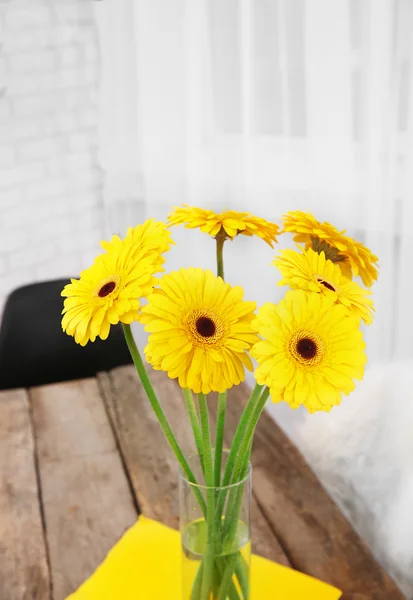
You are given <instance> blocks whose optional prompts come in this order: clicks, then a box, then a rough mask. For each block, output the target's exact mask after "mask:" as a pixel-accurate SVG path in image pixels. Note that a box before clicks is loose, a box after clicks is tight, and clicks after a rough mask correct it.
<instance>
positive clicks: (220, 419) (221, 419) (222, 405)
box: [214, 392, 227, 488]
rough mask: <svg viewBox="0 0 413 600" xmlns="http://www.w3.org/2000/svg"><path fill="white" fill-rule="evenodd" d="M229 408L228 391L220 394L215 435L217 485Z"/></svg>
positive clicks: (219, 480) (219, 481) (216, 483)
mask: <svg viewBox="0 0 413 600" xmlns="http://www.w3.org/2000/svg"><path fill="white" fill-rule="evenodd" d="M226 408H227V392H223V393H222V394H219V395H218V414H217V432H216V436H215V457H214V459H215V462H214V480H215V487H216V488H218V487H219V486H220V483H221V468H222V451H223V448H224V430H225V413H226Z"/></svg>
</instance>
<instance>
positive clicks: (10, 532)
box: [0, 367, 403, 600]
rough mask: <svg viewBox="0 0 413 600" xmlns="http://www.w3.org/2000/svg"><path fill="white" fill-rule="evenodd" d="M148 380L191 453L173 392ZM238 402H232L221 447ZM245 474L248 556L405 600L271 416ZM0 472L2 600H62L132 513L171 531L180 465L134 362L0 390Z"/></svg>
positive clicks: (160, 380)
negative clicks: (92, 375)
mask: <svg viewBox="0 0 413 600" xmlns="http://www.w3.org/2000/svg"><path fill="white" fill-rule="evenodd" d="M151 378H152V381H153V383H154V386H155V388H156V389H157V390H158V392H159V395H160V397H161V398H162V400H163V403H164V406H165V409H166V411H167V413H168V415H169V418H170V421H171V424H172V426H173V427H174V429H175V431H176V432H177V435H178V437H179V439H180V440H181V442H182V445H183V447H184V448H185V450H187V451H189V450H191V449H192V439H191V434H190V429H189V426H188V425H187V420H186V416H185V414H184V405H183V402H182V399H181V396H180V391H179V389H178V387H177V386H176V384H175V383H174V382H173V381H170V380H169V379H167V378H166V376H165V375H164V374H163V373H160V372H152V373H151ZM246 395H247V390H246V388H245V387H242V386H241V387H239V388H237V389H234V390H233V391H232V392H231V393H230V395H229V400H228V417H227V419H228V421H227V425H228V428H227V429H228V440H227V443H228V444H229V443H230V440H231V434H233V431H234V427H235V425H236V423H237V421H238V418H239V414H240V412H241V410H242V408H243V406H244V405H245V401H246ZM211 405H212V407H213V413H214V414H215V408H216V407H215V400H212V401H211ZM253 469H254V470H253V481H254V493H253V504H252V514H253V541H254V546H255V547H254V550H255V552H256V553H258V554H261V555H263V556H266V557H268V558H270V559H273V560H276V561H278V562H280V563H282V564H284V565H292V566H293V567H294V568H296V569H298V570H300V571H303V572H305V573H309V574H311V575H314V576H315V577H318V578H320V579H322V580H324V581H328V582H330V583H332V584H335V585H337V586H338V587H340V588H341V589H342V590H344V592H345V594H344V596H343V600H344V599H345V600H370V599H371V600H400V599H402V598H403V596H402V594H401V593H400V592H399V591H398V588H396V586H395V585H394V584H393V583H392V581H391V580H390V579H389V577H388V576H387V575H386V574H385V573H384V571H383V570H382V569H381V568H380V567H379V566H378V564H377V563H376V562H375V561H374V559H373V558H372V556H371V554H370V553H369V551H368V550H367V549H366V547H365V546H364V544H363V543H362V542H361V541H360V539H359V537H358V536H357V534H356V533H355V532H354V531H353V530H352V528H351V527H350V525H349V524H348V523H347V521H346V520H345V519H344V517H343V516H342V515H341V513H340V512H339V510H338V509H337V508H336V506H335V505H334V504H333V502H332V501H331V500H330V499H329V497H328V496H327V494H326V493H325V491H324V490H323V489H322V487H321V485H320V484H319V482H318V480H317V478H316V477H315V475H314V474H313V473H312V472H311V470H310V469H309V468H308V466H307V465H306V463H305V462H304V460H303V458H302V457H301V455H300V454H299V453H298V451H297V449H296V448H295V447H294V446H293V445H292V444H291V442H289V440H288V439H287V438H286V437H285V435H284V434H283V433H282V431H281V430H280V429H279V428H278V427H277V426H276V425H275V423H274V422H273V421H272V420H271V418H270V417H269V416H268V415H264V417H263V418H262V420H261V422H260V424H259V426H258V429H257V434H256V438H255V444H254V450H253ZM0 477H1V479H0V600H46V599H48V600H52V599H54V600H64V598H66V596H67V595H68V594H69V593H71V592H73V591H74V590H75V589H76V588H77V587H78V586H79V584H80V583H82V581H83V580H84V579H85V578H87V577H88V576H89V575H91V573H93V571H94V569H95V568H96V567H97V566H98V564H99V563H100V562H101V561H102V560H103V559H104V557H105V555H106V554H107V552H108V550H109V549H110V548H111V547H112V546H113V545H114V544H115V543H116V541H117V540H118V539H119V538H120V536H121V535H122V533H123V532H124V531H125V530H126V529H127V528H128V527H129V526H130V525H132V523H133V522H134V521H135V520H136V517H137V514H138V513H139V512H143V513H144V514H145V515H147V516H149V517H152V518H154V519H157V520H159V521H162V522H164V523H167V524H168V525H170V526H172V527H177V525H178V508H177V466H176V462H175V459H174V457H173V455H172V453H171V452H170V450H169V448H168V446H167V444H166V442H165V440H164V438H163V436H162V433H161V430H160V428H159V426H158V423H157V421H156V419H155V417H154V415H153V414H152V411H151V408H150V406H149V403H148V401H147V399H146V397H145V395H144V392H143V390H142V388H141V386H140V384H139V382H138V380H137V377H136V375H135V372H134V370H133V368H132V367H121V368H118V369H115V370H114V371H112V372H110V373H102V374H101V375H99V376H98V377H97V378H96V379H86V380H82V381H75V382H68V383H62V384H54V385H49V386H44V387H40V388H32V389H30V390H13V391H6V392H0ZM114 600H122V599H121V598H119V599H114ZM142 600H144V599H142ZM165 600H166V599H165ZM274 600H276V589H274ZM297 600H304V599H297Z"/></svg>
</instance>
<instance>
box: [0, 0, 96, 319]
mask: <svg viewBox="0 0 413 600" xmlns="http://www.w3.org/2000/svg"><path fill="white" fill-rule="evenodd" d="M98 61H99V50H98V45H97V35H96V29H95V23H94V19H93V6H92V4H91V2H86V1H85V0H59V1H58V2H52V1H50V0H8V1H7V2H3V1H2V0H0V313H1V309H2V306H3V304H4V301H5V298H6V296H7V295H8V294H9V293H10V291H12V290H13V289H15V288H16V287H18V286H20V285H22V284H26V283H30V282H33V281H42V280H47V279H52V278H57V277H69V276H73V275H77V274H78V273H79V271H80V270H82V269H83V268H85V267H87V266H88V265H89V263H90V261H91V260H92V259H93V256H94V255H95V254H96V251H97V249H98V242H99V240H100V239H101V237H102V209H101V187H102V177H101V173H100V170H99V168H98V164H97V154H96V153H97V101H96V96H97V93H96V87H97V81H98V71H99V62H98Z"/></svg>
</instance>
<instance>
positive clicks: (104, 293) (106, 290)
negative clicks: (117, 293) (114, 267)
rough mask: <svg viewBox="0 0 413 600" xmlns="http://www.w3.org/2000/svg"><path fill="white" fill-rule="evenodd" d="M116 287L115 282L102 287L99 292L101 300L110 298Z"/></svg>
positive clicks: (109, 282)
mask: <svg viewBox="0 0 413 600" xmlns="http://www.w3.org/2000/svg"><path fill="white" fill-rule="evenodd" d="M115 287H116V283H115V282H114V281H108V283H105V285H102V287H101V288H100V290H99V296H100V298H104V297H105V296H109V294H110V293H111V292H113V290H114V289H115Z"/></svg>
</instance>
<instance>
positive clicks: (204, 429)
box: [198, 394, 215, 600]
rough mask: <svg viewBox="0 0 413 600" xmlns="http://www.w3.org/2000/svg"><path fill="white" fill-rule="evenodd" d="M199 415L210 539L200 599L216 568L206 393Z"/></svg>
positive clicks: (200, 400)
mask: <svg viewBox="0 0 413 600" xmlns="http://www.w3.org/2000/svg"><path fill="white" fill-rule="evenodd" d="M198 404H199V416H200V421H201V434H202V447H203V449H204V467H205V483H206V486H207V516H206V521H207V527H208V541H207V547H206V550H205V556H204V567H203V573H202V587H201V596H200V600H209V598H210V592H211V587H212V579H213V569H214V545H215V523H214V515H215V490H214V471H213V464H212V447H211V432H210V428H209V417H208V404H207V400H206V396H205V394H198Z"/></svg>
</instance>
